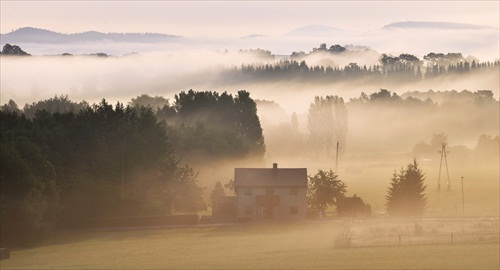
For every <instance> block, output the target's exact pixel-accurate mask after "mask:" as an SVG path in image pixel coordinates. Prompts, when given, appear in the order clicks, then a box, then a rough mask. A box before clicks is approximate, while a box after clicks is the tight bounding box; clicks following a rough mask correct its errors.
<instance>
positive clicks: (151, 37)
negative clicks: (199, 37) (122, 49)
mask: <svg viewBox="0 0 500 270" xmlns="http://www.w3.org/2000/svg"><path fill="white" fill-rule="evenodd" d="M178 38H180V36H175V35H165V34H158V33H101V32H97V31H87V32H82V33H74V34H63V33H58V32H54V31H50V30H45V29H39V28H33V27H23V28H19V29H17V30H14V31H12V32H9V33H7V34H1V35H0V39H1V40H2V43H25V42H28V43H47V44H60V43H85V42H95V41H107V42H109V41H111V42H136V43H151V42H168V41H172V40H175V39H178Z"/></svg>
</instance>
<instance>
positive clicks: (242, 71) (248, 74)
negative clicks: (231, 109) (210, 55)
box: [221, 60, 500, 83]
mask: <svg viewBox="0 0 500 270" xmlns="http://www.w3.org/2000/svg"><path fill="white" fill-rule="evenodd" d="M499 66H500V61H495V62H479V63H478V62H476V61H475V60H473V61H472V62H468V61H463V62H459V63H457V64H447V65H440V64H435V65H430V66H426V67H424V66H423V65H421V64H417V63H408V62H397V63H392V64H381V65H373V66H366V65H363V66H359V65H358V64H356V63H350V64H349V65H346V66H344V67H331V66H327V67H324V66H317V65H316V66H308V65H307V63H306V61H305V60H303V61H300V62H298V61H295V60H281V61H279V62H278V63H275V64H265V65H253V64H249V65H242V66H241V67H239V68H238V67H233V68H230V69H226V70H224V71H222V72H221V79H222V80H225V81H231V82H252V81H274V80H276V81H280V80H304V81H312V82H317V83H334V82H341V81H349V80H356V79H364V80H368V81H371V82H384V81H390V82H415V81H419V80H425V79H431V78H436V77H439V76H446V75H456V74H468V73H472V72H476V71H483V70H489V69H493V68H498V67H499Z"/></svg>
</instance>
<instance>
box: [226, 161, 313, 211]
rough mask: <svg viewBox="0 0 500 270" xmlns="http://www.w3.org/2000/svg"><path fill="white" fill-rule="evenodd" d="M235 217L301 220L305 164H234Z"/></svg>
mask: <svg viewBox="0 0 500 270" xmlns="http://www.w3.org/2000/svg"><path fill="white" fill-rule="evenodd" d="M234 190H235V192H236V207H237V213H236V217H237V218H238V219H239V220H305V219H306V218H307V169H306V168H278V164H276V163H274V164H273V168H236V169H234Z"/></svg>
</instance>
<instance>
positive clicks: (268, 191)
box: [266, 188, 274, 195]
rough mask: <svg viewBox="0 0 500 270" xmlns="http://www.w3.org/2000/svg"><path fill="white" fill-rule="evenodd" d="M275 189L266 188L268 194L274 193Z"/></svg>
mask: <svg viewBox="0 0 500 270" xmlns="http://www.w3.org/2000/svg"><path fill="white" fill-rule="evenodd" d="M273 194H274V190H273V189H272V188H266V195H273Z"/></svg>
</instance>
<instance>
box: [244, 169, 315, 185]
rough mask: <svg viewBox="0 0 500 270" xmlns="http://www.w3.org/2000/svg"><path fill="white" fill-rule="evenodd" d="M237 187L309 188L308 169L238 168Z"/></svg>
mask: <svg viewBox="0 0 500 270" xmlns="http://www.w3.org/2000/svg"><path fill="white" fill-rule="evenodd" d="M234 186H235V187H307V169H306V168H283V169H281V168H236V169H234Z"/></svg>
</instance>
